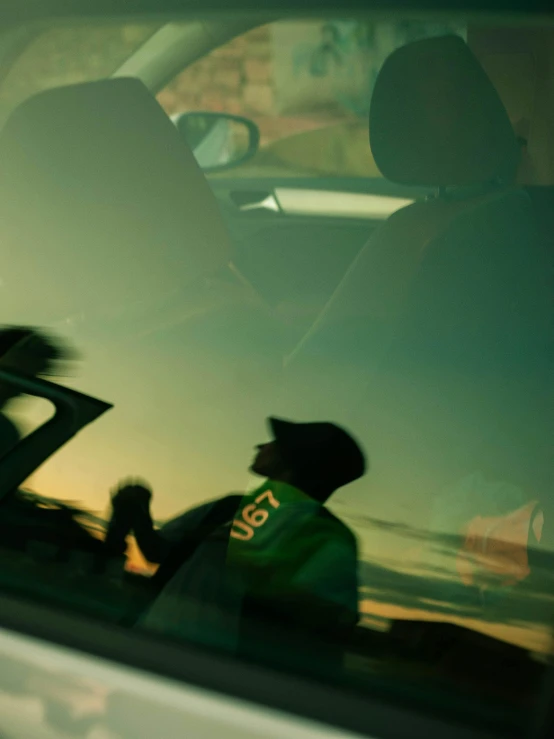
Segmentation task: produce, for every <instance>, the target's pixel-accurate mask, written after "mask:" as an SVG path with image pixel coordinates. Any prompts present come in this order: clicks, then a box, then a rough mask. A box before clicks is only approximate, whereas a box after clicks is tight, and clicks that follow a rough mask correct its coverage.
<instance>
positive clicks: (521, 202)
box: [287, 36, 552, 500]
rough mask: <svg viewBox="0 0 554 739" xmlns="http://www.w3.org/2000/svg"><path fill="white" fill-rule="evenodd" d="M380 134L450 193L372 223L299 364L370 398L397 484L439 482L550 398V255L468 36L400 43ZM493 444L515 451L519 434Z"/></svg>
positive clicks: (387, 73)
mask: <svg viewBox="0 0 554 739" xmlns="http://www.w3.org/2000/svg"><path fill="white" fill-rule="evenodd" d="M370 140H371V147H372V151H373V155H374V158H375V161H376V163H377V165H378V166H379V168H380V170H381V172H382V174H383V176H384V177H386V178H387V179H389V180H391V181H393V182H396V183H398V184H402V185H409V186H424V187H430V188H433V189H434V191H435V193H436V195H435V197H433V198H430V199H427V200H425V201H420V202H416V203H414V204H412V205H409V206H407V207H405V208H403V209H401V210H399V211H397V212H396V213H394V214H393V215H392V216H391V217H390V218H389V219H388V220H387V221H386V223H385V224H384V225H383V226H382V227H381V228H380V229H379V230H378V231H376V232H375V233H374V235H373V236H372V237H371V238H370V240H369V241H368V242H367V244H366V245H365V247H364V248H363V250H362V251H361V253H360V254H359V256H358V257H357V259H356V260H355V262H354V263H353V264H352V266H351V267H350V269H349V271H348V273H347V274H346V276H345V277H344V279H343V280H342V282H341V284H340V285H339V286H338V288H337V290H336V291H335V293H334V295H333V296H332V298H331V299H330V301H329V302H328V304H327V305H326V307H325V309H324V310H323V311H322V313H321V314H320V316H319V317H318V319H317V321H316V322H315V324H314V325H313V326H312V327H311V329H310V331H309V332H308V333H307V334H306V336H305V337H304V338H303V340H302V341H301V342H300V344H299V345H298V346H297V347H296V349H295V351H294V352H293V353H292V354H291V355H290V356H289V358H288V362H287V365H288V369H289V372H290V373H291V375H294V373H300V374H301V375H302V376H303V377H306V375H307V374H308V373H309V369H308V368H309V367H310V366H312V367H313V366H314V362H317V364H318V366H320V367H322V366H324V367H325V371H326V372H328V373H329V376H330V377H331V376H332V377H333V380H332V382H331V383H330V388H329V391H330V393H332V394H336V395H339V396H340V397H341V403H343V404H346V403H352V402H354V401H353V400H352V399H353V398H355V399H356V401H355V402H356V406H357V409H358V410H357V411H356V412H357V417H358V422H357V424H356V426H357V432H358V433H359V434H363V436H364V438H366V439H368V440H369V442H370V450H371V452H372V457H373V459H374V461H376V463H378V462H379V459H381V465H382V466H385V467H387V466H388V470H387V471H388V473H390V475H392V477H393V478H394V479H395V480H396V483H395V484H392V489H391V492H393V493H394V494H397V493H398V492H399V490H400V488H404V489H406V488H409V489H411V490H412V494H413V492H414V480H415V479H416V478H417V479H418V480H419V487H418V485H416V488H417V489H418V490H419V491H420V492H423V491H426V492H427V493H428V490H429V486H431V487H433V488H434V487H436V486H440V485H441V484H444V483H445V482H446V481H447V480H448V479H451V478H456V476H457V475H460V474H463V470H464V469H471V468H472V466H473V465H477V464H479V465H480V464H482V463H483V449H484V448H485V447H484V445H486V444H487V443H489V442H490V441H491V439H497V440H498V439H499V438H500V437H499V434H500V436H502V434H503V430H504V428H510V429H511V431H514V429H517V428H518V427H519V426H520V424H521V423H524V422H525V421H524V419H526V420H527V422H528V421H529V414H530V413H531V411H530V408H531V407H533V408H534V412H536V411H537V409H538V408H539V407H540V397H541V392H543V391H544V389H545V387H546V382H547V376H548V370H547V366H548V359H547V358H548V356H549V351H550V343H551V329H552V280H551V270H550V259H549V257H548V254H547V250H546V249H545V245H544V242H543V240H542V239H541V237H540V234H539V231H538V229H537V224H536V219H535V212H534V210H533V207H532V204H531V201H530V199H529V196H528V195H527V194H526V192H525V191H524V190H523V189H521V188H519V187H516V186H514V185H513V181H514V177H515V174H516V169H517V166H518V160H519V148H518V143H517V140H516V137H515V135H514V132H513V130H512V128H511V125H510V121H509V119H508V116H507V114H506V111H505V109H504V107H503V105H502V103H501V101H500V99H499V97H498V95H497V93H496V91H495V89H494V88H493V86H492V84H491V82H490V81H489V79H488V78H487V76H486V74H485V73H484V71H483V69H482V68H481V66H480V65H479V63H478V62H477V60H476V59H475V57H474V56H473V54H472V53H471V51H470V50H469V49H468V47H467V45H466V44H465V43H464V41H463V40H462V39H461V38H459V37H457V36H445V37H439V38H431V39H426V40H423V41H417V42H415V43H411V44H409V45H407V46H404V47H402V48H400V49H398V50H396V51H395V52H393V53H392V54H391V55H390V56H389V58H388V59H387V60H386V62H385V64H384V65H383V67H382V69H381V71H380V73H379V75H378V78H377V80H376V84H375V88H374V92H373V97H372V101H371V110H370ZM341 376H343V377H345V378H346V379H345V381H344V382H343V383H341V380H340V378H341ZM533 403H535V405H533ZM516 436H517V434H516ZM516 436H514V435H512V437H511V439H512V442H514V443H515V441H514V439H515V438H516ZM505 441H506V439H505ZM506 443H507V442H506ZM494 444H495V448H496V449H497V451H499V454H500V457H499V459H498V460H497V462H498V464H501V462H502V460H504V457H505V454H506V448H507V447H506V444H505V443H504V442H502V443H500V442H498V441H497V442H494ZM520 456H521V455H520ZM500 458H501V459H500ZM385 477H386V475H385ZM388 487H390V486H387V485H383V487H382V489H381V492H384V490H385V488H388ZM409 498H410V495H409V494H406V500H408V499H409Z"/></svg>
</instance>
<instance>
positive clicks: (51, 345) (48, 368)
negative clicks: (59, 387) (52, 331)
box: [0, 326, 75, 375]
mask: <svg viewBox="0 0 554 739" xmlns="http://www.w3.org/2000/svg"><path fill="white" fill-rule="evenodd" d="M26 339H28V340H30V341H32V352H33V354H34V356H35V358H36V359H37V360H39V361H41V362H42V365H43V369H42V370H41V374H52V375H57V374H59V364H60V363H61V362H63V361H64V360H65V361H67V360H70V359H72V358H75V354H74V353H73V352H72V351H70V350H69V348H68V347H67V346H65V345H63V344H62V343H61V342H60V341H59V340H56V341H54V340H53V339H51V338H50V337H48V336H47V335H45V334H44V333H43V332H42V331H38V330H37V329H36V328H32V327H28V326H8V327H6V328H0V359H1V358H2V357H3V356H4V355H5V354H7V353H8V352H9V351H10V350H11V349H13V348H14V347H15V346H16V345H17V344H19V343H20V342H21V341H24V340H26Z"/></svg>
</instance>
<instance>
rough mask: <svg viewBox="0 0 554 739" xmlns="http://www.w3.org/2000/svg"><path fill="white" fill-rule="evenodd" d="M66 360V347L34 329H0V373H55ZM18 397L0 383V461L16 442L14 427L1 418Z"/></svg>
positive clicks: (4, 417) (16, 391)
mask: <svg viewBox="0 0 554 739" xmlns="http://www.w3.org/2000/svg"><path fill="white" fill-rule="evenodd" d="M69 357H70V352H69V351H68V349H67V348H66V347H62V346H61V344H60V343H59V342H54V341H53V340H52V339H51V338H49V337H47V336H45V335H43V334H41V333H39V332H38V331H37V330H36V329H33V328H25V327H17V326H13V327H12V326H11V327H8V328H4V329H0V369H4V370H14V371H15V372H19V373H22V374H25V375H29V376H31V377H36V376H38V375H50V374H55V373H56V372H57V369H58V366H59V363H60V362H61V361H63V360H65V359H68V358H69ZM20 394H21V393H20V392H19V391H18V390H16V389H15V388H14V387H13V386H12V385H10V384H7V383H0V457H1V456H3V455H4V454H5V453H6V452H8V451H9V450H10V449H11V448H12V447H13V446H14V445H15V444H17V442H18V441H19V438H20V435H19V432H18V430H17V428H16V426H15V425H14V424H13V423H12V421H10V420H9V419H8V418H7V417H6V415H5V414H4V409H5V407H6V406H7V404H8V403H9V402H10V401H11V400H13V399H15V398H17V397H18V396H19V395H20Z"/></svg>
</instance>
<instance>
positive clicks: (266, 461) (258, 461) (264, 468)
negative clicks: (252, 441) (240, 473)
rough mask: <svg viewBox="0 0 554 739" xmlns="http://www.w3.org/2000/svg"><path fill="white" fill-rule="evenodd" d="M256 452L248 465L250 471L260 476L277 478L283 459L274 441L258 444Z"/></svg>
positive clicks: (280, 471) (281, 470) (281, 468)
mask: <svg viewBox="0 0 554 739" xmlns="http://www.w3.org/2000/svg"><path fill="white" fill-rule="evenodd" d="M256 449H257V450H258V453H257V454H256V456H255V457H254V461H253V462H252V465H251V466H250V470H251V472H254V474H256V475H261V476H262V477H272V478H274V479H275V478H277V477H278V476H279V475H280V474H281V473H282V472H283V468H284V465H283V460H282V459H281V455H280V453H279V448H278V446H277V442H276V441H269V442H267V443H265V444H258V446H257V447H256Z"/></svg>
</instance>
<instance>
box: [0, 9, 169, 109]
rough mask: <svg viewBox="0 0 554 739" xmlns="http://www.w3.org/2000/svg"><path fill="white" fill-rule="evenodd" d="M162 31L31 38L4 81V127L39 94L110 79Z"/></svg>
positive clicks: (82, 29) (81, 31) (142, 26)
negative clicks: (21, 106)
mask: <svg viewBox="0 0 554 739" xmlns="http://www.w3.org/2000/svg"><path fill="white" fill-rule="evenodd" d="M158 28H159V24H155V23H124V24H122V23H105V24H101V23H99V24H97V25H94V26H90V25H84V24H83V25H79V26H75V25H69V26H65V27H60V28H49V29H47V30H40V29H38V30H36V31H35V32H34V33H33V32H30V33H29V38H30V39H31V40H30V41H29V42H28V43H27V44H26V45H25V46H24V48H23V50H22V53H20V54H19V55H18V56H17V57H16V58H15V60H14V62H13V64H12V65H11V66H10V67H9V68H8V69H7V71H6V74H5V76H4V75H3V79H2V84H1V86H0V121H1V122H4V121H5V119H6V117H7V115H8V114H9V113H10V111H12V110H13V109H14V108H15V107H16V106H17V105H18V104H19V103H21V102H22V101H23V100H25V98H27V97H29V96H30V95H33V94H34V93H37V92H40V91H41V90H47V89H49V88H51V87H56V86H58V85H70V84H76V83H78V82H87V81H89V80H94V79H102V78H104V77H107V76H109V75H110V74H112V73H113V72H115V71H116V69H118V67H120V66H121V64H123V62H124V61H125V60H126V59H127V58H128V57H129V56H131V54H132V53H133V52H134V51H136V50H137V49H138V48H139V47H140V46H141V45H142V44H143V43H144V42H145V41H146V40H147V39H148V38H149V37H150V36H152V34H153V33H154V32H155V31H156V30H157V29H158Z"/></svg>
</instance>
